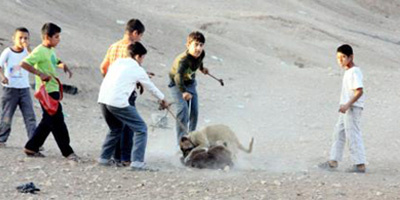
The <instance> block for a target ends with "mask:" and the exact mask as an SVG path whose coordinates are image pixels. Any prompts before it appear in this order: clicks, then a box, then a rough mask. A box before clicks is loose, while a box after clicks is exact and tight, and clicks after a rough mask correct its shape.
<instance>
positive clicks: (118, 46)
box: [100, 19, 145, 166]
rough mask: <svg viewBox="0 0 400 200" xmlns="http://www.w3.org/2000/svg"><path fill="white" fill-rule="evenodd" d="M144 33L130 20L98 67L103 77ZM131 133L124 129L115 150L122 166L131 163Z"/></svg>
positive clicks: (138, 25) (134, 98)
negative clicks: (121, 36)
mask: <svg viewBox="0 0 400 200" xmlns="http://www.w3.org/2000/svg"><path fill="white" fill-rule="evenodd" d="M144 31H145V27H144V25H143V24H142V22H141V21H140V20H138V19H131V20H129V21H128V23H127V24H126V27H125V33H124V36H123V38H122V39H121V40H119V41H118V42H115V43H114V44H112V45H111V46H110V47H109V48H108V50H107V54H106V56H105V57H104V60H103V62H102V63H101V65H100V71H101V74H102V75H103V76H106V74H107V71H108V68H109V67H110V66H111V65H112V64H113V63H114V61H115V60H117V59H118V58H129V57H130V56H129V54H128V46H129V45H130V44H131V43H135V42H139V41H140V39H141V38H142V36H143V34H144ZM136 96H137V95H136V92H135V91H134V92H132V94H131V96H130V98H129V104H130V105H135V100H136ZM132 136H133V132H132V131H131V130H130V129H129V128H128V127H126V126H125V127H124V131H123V134H121V140H120V141H119V142H118V143H117V146H118V148H116V149H115V154H114V159H116V160H118V161H121V165H122V166H129V164H130V162H131V151H132V145H133V143H132V140H131V139H130V138H132Z"/></svg>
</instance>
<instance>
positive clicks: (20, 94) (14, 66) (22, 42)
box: [0, 27, 36, 146]
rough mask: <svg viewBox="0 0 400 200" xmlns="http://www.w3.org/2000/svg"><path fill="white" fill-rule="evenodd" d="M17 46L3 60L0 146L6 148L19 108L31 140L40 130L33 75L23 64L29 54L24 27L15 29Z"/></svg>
mask: <svg viewBox="0 0 400 200" xmlns="http://www.w3.org/2000/svg"><path fill="white" fill-rule="evenodd" d="M13 42H14V45H13V46H12V47H8V48H6V49H4V50H3V52H2V54H1V56H0V78H1V83H2V85H3V95H2V98H1V106H2V113H1V121H0V146H5V143H6V141H7V139H8V137H9V135H10V132H11V122H12V118H13V116H14V113H15V110H16V109H17V107H19V108H20V109H21V112H22V116H23V118H24V122H25V127H26V130H27V132H28V137H29V138H31V136H32V135H33V132H34V131H35V128H36V119H35V113H34V111H33V104H32V99H31V94H30V92H29V73H28V71H26V70H25V69H23V68H22V67H21V66H20V64H19V63H20V62H21V61H22V60H23V59H24V58H25V57H26V56H27V55H28V54H29V52H28V51H29V31H28V29H26V28H24V27H20V28H17V29H15V32H14V35H13ZM3 71H4V72H3Z"/></svg>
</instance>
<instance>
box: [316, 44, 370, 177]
mask: <svg viewBox="0 0 400 200" xmlns="http://www.w3.org/2000/svg"><path fill="white" fill-rule="evenodd" d="M336 58H337V62H338V64H339V65H340V67H342V68H343V69H344V70H345V73H344V76H343V83H342V92H341V96H340V107H339V112H340V115H339V120H338V122H337V124H336V127H335V131H334V138H335V139H334V142H333V145H332V148H331V152H330V160H329V161H327V162H324V163H321V164H320V165H319V167H320V168H323V169H335V168H337V167H338V161H341V160H342V157H343V149H344V146H345V143H346V138H347V139H348V140H349V147H350V155H351V158H352V160H353V162H354V165H353V166H352V167H351V168H349V169H347V170H346V171H347V172H357V173H365V171H366V167H365V163H366V159H365V149H364V144H363V139H362V136H361V130H360V119H361V112H362V110H363V107H364V101H365V95H363V87H364V86H363V82H362V79H363V75H362V73H361V70H360V68H359V67H357V66H356V65H355V64H354V62H353V59H354V55H353V49H352V48H351V46H350V45H348V44H344V45H342V46H340V47H339V48H338V49H337V54H336Z"/></svg>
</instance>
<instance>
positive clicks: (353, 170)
mask: <svg viewBox="0 0 400 200" xmlns="http://www.w3.org/2000/svg"><path fill="white" fill-rule="evenodd" d="M365 171H366V169H365V167H364V168H360V167H359V166H358V165H352V166H351V167H350V168H348V169H346V172H347V173H362V174H363V173H365Z"/></svg>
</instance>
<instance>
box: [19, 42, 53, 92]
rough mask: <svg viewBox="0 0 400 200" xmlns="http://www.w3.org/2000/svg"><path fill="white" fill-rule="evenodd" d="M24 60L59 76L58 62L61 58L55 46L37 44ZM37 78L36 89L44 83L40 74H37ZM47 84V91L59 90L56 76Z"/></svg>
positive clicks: (46, 72)
mask: <svg viewBox="0 0 400 200" xmlns="http://www.w3.org/2000/svg"><path fill="white" fill-rule="evenodd" d="M24 62H26V63H28V64H29V65H32V66H33V67H35V69H36V70H39V71H40V72H42V73H44V74H46V75H49V76H53V77H57V75H58V74H57V71H56V68H57V63H58V62H59V59H58V58H57V56H56V53H55V51H54V48H47V47H45V46H43V45H39V46H37V47H36V48H35V49H34V50H33V51H32V53H31V54H29V55H28V56H27V57H26V58H25V59H24ZM35 80H36V91H37V90H38V89H39V88H40V85H41V84H42V80H41V79H40V77H39V76H35ZM45 84H46V91H47V92H48V93H51V92H58V91H59V85H58V83H57V81H56V80H55V79H54V78H51V79H50V81H48V82H47V83H45Z"/></svg>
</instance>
